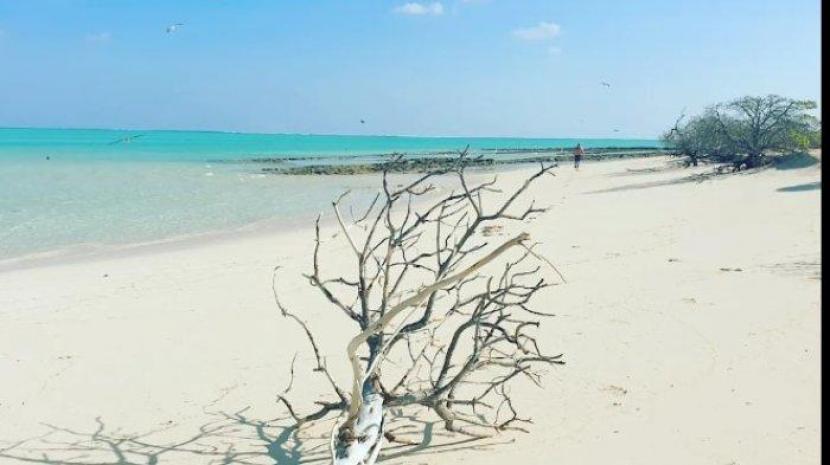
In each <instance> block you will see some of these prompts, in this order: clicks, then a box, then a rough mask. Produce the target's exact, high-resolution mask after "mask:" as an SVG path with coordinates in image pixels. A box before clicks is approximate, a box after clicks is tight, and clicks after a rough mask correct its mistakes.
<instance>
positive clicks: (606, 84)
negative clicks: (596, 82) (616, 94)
mask: <svg viewBox="0 0 830 465" xmlns="http://www.w3.org/2000/svg"><path fill="white" fill-rule="evenodd" d="M600 85H603V86H605V87H608V88H610V87H611V84H609V83H607V82H605V81H600Z"/></svg>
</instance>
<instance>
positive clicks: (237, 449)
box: [0, 158, 821, 465]
mask: <svg viewBox="0 0 830 465" xmlns="http://www.w3.org/2000/svg"><path fill="white" fill-rule="evenodd" d="M666 167H667V164H666V160H665V159H663V158H657V159H643V160H623V161H614V162H604V163H593V164H591V163H589V164H586V165H584V167H583V170H582V171H581V172H578V173H575V172H574V171H573V169H572V168H571V167H570V166H563V167H562V168H560V169H558V171H557V173H558V174H557V176H556V177H551V178H547V179H545V180H544V182H543V183H542V184H539V185H538V186H536V187H535V188H534V189H533V191H532V192H530V193H529V194H530V195H529V197H535V198H537V199H539V201H541V202H545V203H549V204H551V205H552V207H553V208H552V209H551V211H550V212H549V213H547V214H546V215H544V216H543V217H541V218H539V219H537V220H536V221H534V222H531V223H529V224H524V225H522V227H523V228H524V229H525V230H527V231H528V232H530V233H531V234H532V235H533V236H534V237H535V238H536V239H538V240H540V241H542V242H543V244H542V249H541V250H542V251H543V252H544V254H545V255H546V256H548V257H551V258H552V259H554V260H555V262H556V263H557V265H558V266H559V268H560V269H561V270H562V271H563V272H564V274H565V275H566V276H567V278H568V283H567V284H564V285H560V286H557V287H555V288H554V289H553V290H552V291H551V292H550V294H548V295H549V298H546V305H548V307H547V308H546V310H549V311H552V312H554V313H556V314H557V316H556V317H555V318H553V319H551V320H549V321H547V322H546V323H545V325H543V327H542V336H541V340H542V341H543V343H544V345H545V347H547V349H548V351H550V352H562V353H564V354H565V359H566V360H567V364H566V365H565V366H563V367H557V368H556V369H554V370H552V371H550V372H549V374H548V376H547V377H546V378H545V387H544V388H543V389H539V388H536V387H535V386H533V385H521V386H516V388H515V390H514V394H515V397H516V398H517V399H519V400H520V402H518V405H517V407H518V408H519V409H520V410H522V411H523V412H524V413H528V414H530V415H532V417H533V418H534V420H535V422H534V424H533V425H530V434H521V433H516V434H513V433H510V434H504V435H501V436H499V437H496V438H493V439H488V440H481V441H468V440H464V439H463V438H458V437H447V436H446V435H445V433H443V431H442V430H441V429H440V427H439V426H438V425H435V427H434V428H433V427H431V426H430V427H428V428H427V434H426V435H425V436H423V437H422V436H417V437H418V438H421V439H420V440H422V441H423V442H424V443H423V444H422V445H420V446H390V447H388V448H387V449H386V460H385V462H384V463H401V464H403V463H407V464H422V463H423V464H439V463H440V464H456V463H462V462H463V463H474V464H482V465H486V464H505V463H532V464H548V463H557V464H563V465H564V464H592V463H596V464H632V465H633V464H637V465H643V464H655V465H656V464H660V465H662V464H666V463H672V464H678V465H680V464H689V465H692V464H694V465H699V464H713V465H730V464H734V465H742V464H754V465H758V464H776V465H778V464H784V463H792V464H814V463H815V464H817V463H819V457H820V455H819V452H820V449H819V431H820V430H819V428H820V410H819V407H820V369H819V368H820V325H819V323H820V297H821V296H820V284H821V258H820V252H821V243H820V192H821V190H820V184H818V183H819V182H820V168H819V165H817V166H812V167H807V168H801V169H792V170H776V169H770V170H766V171H763V172H760V173H755V174H741V175H731V176H720V177H717V178H714V179H709V180H706V181H703V182H697V180H693V179H690V178H689V175H690V174H691V173H693V171H690V170H682V169H666ZM698 171H702V169H701V170H698ZM522 176H523V171H522V170H511V171H509V172H506V173H504V175H503V176H502V181H503V182H504V183H506V184H515V183H517V182H519V181H520V180H521V179H522ZM309 226H310V225H309ZM310 232H311V229H310V228H309V229H301V230H296V231H291V232H285V233H281V234H278V235H273V236H263V235H256V236H245V237H242V238H240V239H238V240H224V241H212V242H208V243H205V244H191V245H189V246H187V247H181V248H175V249H165V250H159V251H154V252H152V253H144V254H135V253H132V254H127V255H125V256H116V257H106V258H101V259H95V260H86V261H83V262H77V263H63V264H57V265H51V266H41V267H35V268H29V269H22V270H11V271H4V272H2V273H0V463H3V464H5V463H11V464H13V463H50V464H58V463H60V464H100V463H121V464H154V463H165V464H190V463H193V464H208V463H217V464H218V463H237V464H255V463H256V464H259V463H262V464H273V463H277V464H280V465H283V464H297V463H316V462H320V463H325V457H326V455H327V453H328V451H327V447H328V445H327V438H326V437H325V435H326V431H327V428H326V426H327V424H321V425H318V427H312V428H309V429H308V430H304V431H301V432H300V434H299V436H295V435H293V434H292V433H293V431H292V430H290V429H286V428H285V426H286V424H287V423H285V422H283V421H280V420H274V419H277V418H280V417H284V414H285V412H284V411H283V410H282V409H281V408H280V407H279V405H278V404H276V402H275V395H276V394H277V393H278V392H279V391H280V390H282V389H283V388H284V387H285V384H286V382H287V373H288V368H289V364H290V362H291V358H292V356H293V355H294V353H295V352H299V356H298V366H299V367H304V366H305V367H308V366H309V363H310V358H311V354H310V352H309V350H308V346H307V344H306V341H305V340H304V339H303V337H302V334H301V333H300V331H299V330H298V329H297V328H296V327H295V326H293V325H292V324H291V323H290V322H289V321H286V320H284V319H282V318H281V317H280V316H279V314H278V312H277V310H276V308H275V306H274V303H273V297H272V294H271V273H272V269H273V268H274V266H276V265H279V266H281V267H282V270H281V274H280V276H281V283H280V286H281V289H282V292H283V294H284V300H285V303H286V304H288V305H290V306H291V307H292V308H293V309H294V310H296V311H297V312H298V313H301V314H302V315H303V317H304V318H306V319H308V320H309V321H310V324H311V325H312V327H313V329H314V330H315V331H316V332H317V333H318V334H319V336H320V340H321V341H323V344H322V345H323V347H322V349H323V351H324V352H325V353H326V354H327V355H328V356H329V364H330V366H331V368H332V370H333V372H334V373H335V375H336V377H337V378H338V379H339V380H342V381H343V384H346V383H345V381H346V380H348V379H349V378H348V367H347V365H346V361H345V359H344V356H343V347H344V346H345V342H346V340H347V338H348V337H349V336H350V335H351V333H344V332H343V331H341V330H342V329H343V328H344V327H346V325H348V323H347V322H346V321H344V320H343V318H342V316H341V315H340V314H338V313H337V312H336V311H334V310H333V309H332V308H331V307H330V306H328V305H327V304H326V303H325V302H324V301H323V299H322V298H321V297H320V296H318V295H317V293H316V291H315V290H313V289H311V288H310V287H309V286H308V285H307V283H306V282H305V280H304V279H303V278H302V277H301V276H300V273H302V272H306V271H308V270H309V268H310V263H309V253H310V252H311V249H312V245H313V243H312V240H311V235H310ZM510 232H512V230H510V229H507V230H505V234H508V233H510ZM325 234H328V235H330V234H331V231H326V232H325ZM325 234H324V235H325ZM346 247H347V245H346V244H345V243H343V244H342V251H343V252H345V251H346ZM341 257H342V258H339V259H338V260H337V261H336V262H335V264H334V265H333V268H334V269H338V268H339V267H347V266H349V264H348V261H349V256H348V255H347V254H346V253H343V254H341ZM305 371H307V370H299V371H298V380H297V381H298V382H300V383H302V382H303V380H308V382H309V383H313V384H310V385H308V386H309V387H308V388H304V389H299V390H298V389H296V388H295V390H294V395H295V403H296V404H297V406H298V407H299V408H301V409H310V408H311V403H312V402H313V401H314V400H317V399H318V395H320V394H326V395H328V391H327V390H326V389H325V386H324V385H323V383H321V382H320V379H319V378H315V377H314V375H311V374H304V372H305ZM300 372H302V373H300ZM419 418H420V419H422V420H423V421H426V422H430V421H434V419H433V418H431V417H428V416H422V417H419ZM415 437H416V436H412V438H413V439H414V438H415ZM21 441H22V442H21ZM404 453H406V455H403V454H404Z"/></svg>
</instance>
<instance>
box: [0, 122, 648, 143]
mask: <svg viewBox="0 0 830 465" xmlns="http://www.w3.org/2000/svg"><path fill="white" fill-rule="evenodd" d="M6 129H42V130H75V131H132V132H140V131H153V132H203V133H217V134H240V135H251V136H316V137H399V138H416V139H553V140H556V139H608V140H655V141H656V140H659V139H660V138H659V136H656V137H653V138H652V137H641V136H640V137H638V136H622V137H608V136H569V137H563V136H506V135H497V136H470V135H443V136H437V135H412V134H344V133H341V134H337V133H313V132H309V133H301V132H259V131H250V132H249V131H230V130H222V129H158V128H156V129H154V128H104V127H72V126H68V127H60V126H2V125H0V130H6Z"/></svg>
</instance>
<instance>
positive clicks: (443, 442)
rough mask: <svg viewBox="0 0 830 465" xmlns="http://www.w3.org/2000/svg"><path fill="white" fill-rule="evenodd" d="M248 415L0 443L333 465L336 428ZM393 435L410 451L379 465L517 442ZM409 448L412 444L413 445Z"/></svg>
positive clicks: (13, 450) (71, 458) (148, 458)
mask: <svg viewBox="0 0 830 465" xmlns="http://www.w3.org/2000/svg"><path fill="white" fill-rule="evenodd" d="M247 410H248V408H245V409H242V410H239V411H237V412H235V413H225V412H212V413H210V415H211V416H212V419H211V420H210V421H208V422H207V423H205V424H204V425H202V426H200V427H198V428H197V431H194V432H191V433H188V434H182V433H179V434H178V436H179V439H177V440H172V439H170V438H171V437H172V436H173V433H175V430H177V429H182V428H180V427H177V425H175V424H173V423H171V424H168V425H165V426H163V427H160V428H157V429H154V430H151V431H147V432H144V433H138V434H131V433H126V432H124V431H123V430H122V429H120V428H115V429H113V428H111V427H108V426H107V425H106V424H105V423H104V420H102V419H101V418H96V419H95V426H94V428H91V429H90V430H88V431H81V430H75V429H69V428H64V427H60V426H55V425H50V424H44V428H45V432H44V434H41V435H39V436H36V437H31V438H28V439H24V440H20V441H15V442H4V441H0V462H2V463H4V464H5V463H34V464H47V465H157V464H161V463H170V464H180V463H188V464H190V463H194V464H195V463H198V464H217V465H218V464H223V465H230V464H238V465H260V464H275V465H300V464H313V463H328V462H329V460H330V458H329V457H330V453H329V437H330V436H329V431H330V429H331V427H332V425H333V423H332V420H331V419H330V420H328V421H325V420H322V421H320V422H316V423H314V424H309V425H307V426H305V425H304V426H303V427H300V428H298V427H297V426H296V425H294V424H293V422H292V421H291V420H289V419H274V420H259V419H255V418H250V417H248V416H247V415H246V411H247ZM388 418H389V420H388V421H389V425H390V427H389V431H390V432H394V434H395V436H396V437H398V438H400V439H403V440H405V441H406V442H407V443H408V444H397V443H388V444H386V446H385V447H384V449H383V453H382V454H381V460H384V461H388V460H393V459H398V458H403V457H411V456H418V455H424V454H440V453H446V452H452V451H459V450H481V449H487V448H489V447H493V446H496V445H501V444H508V443H511V442H513V440H512V439H510V438H509V436H507V437H504V436H502V437H493V438H489V439H476V438H469V437H466V436H462V437H458V436H453V435H450V434H449V433H446V432H444V430H443V429H441V430H440V431H436V430H437V429H438V428H441V424H440V422H435V421H427V420H423V419H420V418H417V416H416V415H404V414H403V413H402V412H392V413H391V414H390V415H389V417H388ZM409 443H411V444H409Z"/></svg>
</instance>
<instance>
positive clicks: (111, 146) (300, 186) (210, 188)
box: [0, 128, 659, 261]
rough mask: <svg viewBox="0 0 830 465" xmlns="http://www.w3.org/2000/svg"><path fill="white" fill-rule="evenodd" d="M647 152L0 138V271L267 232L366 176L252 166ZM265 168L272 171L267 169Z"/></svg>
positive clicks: (165, 135) (461, 142) (306, 140)
mask: <svg viewBox="0 0 830 465" xmlns="http://www.w3.org/2000/svg"><path fill="white" fill-rule="evenodd" d="M577 142H579V143H581V144H582V145H583V146H584V147H586V148H594V147H656V146H658V145H659V144H658V142H657V141H655V140H643V139H523V138H490V137H469V138H468V137H398V136H323V135H294V134H240V133H225V132H202V131H135V130H130V131H122V130H109V129H2V128H0V261H3V260H5V259H11V258H19V257H21V256H28V255H32V254H43V253H57V252H60V251H67V250H94V249H96V248H99V247H113V246H120V245H125V244H135V243H143V242H153V241H162V240H167V239H171V238H176V237H182V236H189V235H194V234H203V233H209V232H214V231H232V230H234V229H238V228H244V227H246V226H251V225H256V224H261V223H268V222H270V223H272V224H280V225H283V226H290V225H292V224H298V223H299V222H301V221H304V220H307V219H308V218H310V217H312V216H313V215H315V214H316V212H317V211H320V210H321V209H323V208H325V206H326V205H328V203H329V202H330V201H331V199H332V198H333V197H335V196H336V195H337V194H338V193H340V192H341V191H343V190H344V189H352V190H355V191H357V192H361V190H362V191H365V192H367V194H366V195H367V196H368V192H369V191H373V189H374V188H375V187H376V186H374V183H375V180H374V179H373V178H372V177H371V176H364V177H361V176H357V177H339V176H334V177H306V176H301V177H297V176H278V175H267V174H263V173H262V167H263V166H264V165H263V164H262V162H257V161H256V159H262V158H267V159H271V163H273V159H285V160H286V161H285V162H286V163H312V162H314V163H319V162H337V163H348V162H353V161H357V160H365V159H371V158H376V157H380V156H383V155H387V154H390V153H393V152H398V153H406V154H410V155H413V156H415V155H426V154H434V153H439V152H446V151H453V150H459V149H463V148H464V147H465V146H467V145H469V146H470V149H471V150H472V151H473V152H482V151H487V150H488V149H522V150H531V151H532V150H533V149H550V148H571V147H573V146H575V145H576V143H577ZM271 166H273V165H271Z"/></svg>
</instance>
